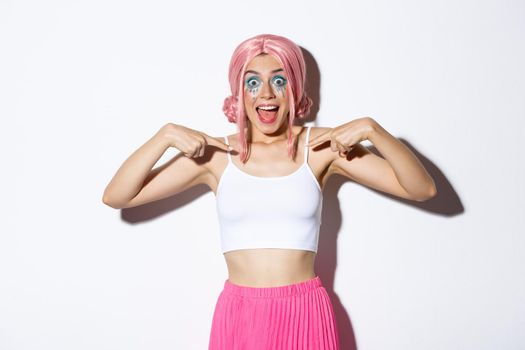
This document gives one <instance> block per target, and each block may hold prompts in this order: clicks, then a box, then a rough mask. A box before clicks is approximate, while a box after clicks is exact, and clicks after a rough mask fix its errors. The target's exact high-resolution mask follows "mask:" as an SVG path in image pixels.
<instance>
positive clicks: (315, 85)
mask: <svg viewBox="0 0 525 350" xmlns="http://www.w3.org/2000/svg"><path fill="white" fill-rule="evenodd" d="M302 50H303V55H304V58H305V61H306V66H307V81H306V91H307V92H308V96H310V98H311V99H312V100H313V105H312V108H311V110H310V114H309V116H308V117H306V118H305V119H304V120H302V122H313V121H314V120H315V116H317V113H318V111H319V106H320V99H321V97H320V83H321V76H320V73H319V69H318V66H317V64H316V61H315V59H314V58H313V56H312V55H311V54H310V53H309V52H308V51H307V50H305V49H304V48H302ZM301 124H302V123H301ZM297 125H299V123H297ZM400 141H401V142H403V143H404V144H405V145H406V146H407V147H408V148H409V149H410V150H411V151H412V152H414V154H415V155H416V156H417V157H418V159H419V160H420V161H421V162H422V164H423V166H424V167H425V169H427V171H428V172H429V174H430V175H431V176H432V178H433V179H434V181H435V183H436V187H437V192H438V194H437V195H436V197H434V198H432V199H430V200H428V201H426V202H416V201H410V200H406V199H403V198H399V197H395V196H392V195H390V194H387V193H383V192H379V191H376V190H373V189H372V191H374V192H376V193H378V194H380V195H383V196H386V197H388V198H390V199H393V200H396V201H399V202H402V203H403V204H407V205H411V206H414V207H417V208H420V209H422V210H425V211H427V212H430V213H434V214H438V215H443V216H454V215H458V214H461V213H463V212H464V208H463V205H462V204H461V201H460V199H459V197H458V195H457V193H456V192H455V191H454V189H453V187H452V185H451V184H450V182H449V181H448V180H447V179H446V177H445V176H444V174H443V173H442V172H441V171H440V170H439V169H438V167H437V166H435V165H434V164H433V163H432V162H431V161H430V160H428V159H427V158H426V157H424V156H423V155H421V154H420V153H419V152H418V151H416V150H415V148H414V147H412V146H411V145H410V144H409V143H408V142H407V141H406V140H403V139H400ZM367 148H368V149H369V150H370V151H372V152H374V153H375V154H377V155H378V156H381V155H380V153H379V152H378V151H377V149H375V148H374V147H373V146H372V147H367ZM202 161H206V160H202ZM351 181H352V180H350V179H347V178H346V177H343V176H340V175H334V176H333V177H331V178H330V180H329V181H328V183H327V184H326V186H325V188H324V189H323V198H324V200H323V213H322V225H321V232H320V237H319V250H318V252H317V257H316V261H315V271H316V274H317V275H318V276H320V278H321V280H322V282H323V285H324V286H325V288H326V290H327V292H328V294H329V295H330V298H331V300H332V304H333V306H334V311H335V314H336V318H337V326H338V333H339V338H340V343H341V350H357V343H356V337H355V334H354V331H353V327H352V322H351V321H350V317H349V315H348V312H347V310H346V309H345V307H344V305H343V304H342V303H341V301H340V298H339V296H338V295H337V294H336V293H335V292H334V288H333V287H334V275H335V270H336V267H337V236H338V234H339V231H340V227H341V223H342V215H341V208H340V204H339V202H338V197H337V193H338V192H339V189H340V188H341V187H342V186H343V185H344V184H345V183H346V182H351ZM208 191H210V189H209V188H208V187H207V186H205V185H198V186H195V187H192V188H190V189H188V190H186V191H184V192H181V193H178V194H177V195H175V196H172V197H169V198H166V199H163V200H160V201H156V202H153V203H148V204H145V205H142V206H138V207H135V208H127V209H123V210H122V211H121V218H122V220H123V221H126V222H128V223H138V222H142V221H147V220H151V219H154V218H157V217H159V216H162V215H164V214H167V213H169V212H171V211H173V210H177V209H179V208H181V207H184V206H185V205H187V204H189V203H191V202H192V201H194V200H196V199H198V198H199V197H200V196H202V195H204V194H206V193H207V192H208Z"/></svg>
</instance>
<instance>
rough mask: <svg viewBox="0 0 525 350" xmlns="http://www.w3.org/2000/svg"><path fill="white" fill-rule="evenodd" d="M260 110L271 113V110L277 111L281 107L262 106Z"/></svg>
mask: <svg viewBox="0 0 525 350" xmlns="http://www.w3.org/2000/svg"><path fill="white" fill-rule="evenodd" d="M258 108H259V109H264V110H265V111H271V110H274V109H277V108H279V107H278V106H260V107H258Z"/></svg>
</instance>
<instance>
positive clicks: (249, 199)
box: [216, 127, 323, 253]
mask: <svg viewBox="0 0 525 350" xmlns="http://www.w3.org/2000/svg"><path fill="white" fill-rule="evenodd" d="M310 128H311V127H308V130H307V133H306V141H305V143H304V144H305V145H306V144H307V143H308V138H309V136H310ZM224 139H225V140H226V143H227V144H228V138H227V137H224ZM303 154H304V156H303V157H304V161H303V164H302V165H301V167H300V168H299V169H297V170H296V171H294V172H293V173H291V174H289V175H284V176H274V177H260V176H255V175H250V174H248V173H246V172H244V171H242V170H241V169H240V168H239V167H237V166H236V165H235V164H234V163H233V162H232V158H231V154H230V153H228V164H227V166H226V168H225V169H224V171H223V173H222V176H221V178H220V180H219V184H218V185H217V197H216V199H217V214H218V218H219V227H220V235H221V247H222V252H223V253H225V252H228V251H230V250H237V249H254V248H286V249H301V250H310V251H314V252H317V244H318V242H319V228H320V225H321V210H322V204H323V193H322V190H321V187H320V186H319V182H318V181H317V179H316V177H315V175H314V174H313V172H312V170H311V168H310V166H309V165H308V147H307V146H304V153H303Z"/></svg>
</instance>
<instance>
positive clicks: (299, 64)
mask: <svg viewBox="0 0 525 350" xmlns="http://www.w3.org/2000/svg"><path fill="white" fill-rule="evenodd" d="M260 54H270V55H272V56H274V57H275V58H276V59H277V60H278V61H279V63H280V64H281V66H282V67H283V69H284V73H285V74H286V77H287V80H288V84H286V94H287V96H288V102H289V106H290V112H289V114H288V155H289V156H290V157H291V158H292V159H293V157H295V147H294V140H293V134H292V126H293V124H294V120H295V118H299V119H301V118H304V117H305V116H306V115H308V113H309V112H310V107H311V106H312V99H311V98H310V97H308V96H307V95H306V92H305V91H304V84H305V78H306V65H305V63H304V57H303V53H302V52H301V49H300V48H299V47H298V46H297V45H296V44H295V43H294V42H293V41H291V40H289V39H287V38H285V37H282V36H278V35H273V34H260V35H257V36H254V37H252V38H249V39H246V40H245V41H243V42H242V43H240V44H239V46H237V48H236V49H235V51H234V52H233V55H232V57H231V60H230V67H229V71H228V80H229V82H230V89H231V93H232V94H231V96H229V97H227V98H226V99H225V100H224V105H223V108H222V110H223V112H224V114H225V115H226V116H227V117H228V121H230V122H231V123H237V126H238V128H239V143H240V145H241V152H240V158H241V160H242V162H243V163H244V162H246V160H247V158H248V145H247V139H246V133H245V126H246V124H247V122H248V121H247V119H248V118H247V116H246V111H245V109H244V81H243V80H244V72H245V71H246V67H247V66H248V63H249V62H250V61H251V60H252V59H253V58H254V57H255V56H258V55H260Z"/></svg>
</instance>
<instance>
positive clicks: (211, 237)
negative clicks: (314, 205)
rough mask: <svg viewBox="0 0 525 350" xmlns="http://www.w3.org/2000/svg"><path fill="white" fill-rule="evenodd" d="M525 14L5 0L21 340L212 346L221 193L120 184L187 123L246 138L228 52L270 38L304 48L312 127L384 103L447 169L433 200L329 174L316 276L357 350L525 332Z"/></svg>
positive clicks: (291, 4) (14, 328) (7, 348)
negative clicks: (240, 131) (121, 191)
mask: <svg viewBox="0 0 525 350" xmlns="http://www.w3.org/2000/svg"><path fill="white" fill-rule="evenodd" d="M524 10H525V6H524V4H523V2H520V1H439V2H424V1H399V2H395V3H393V2H390V1H362V2H348V1H339V2H331V3H324V4H323V5H321V3H319V2H317V1H315V2H314V1H312V2H305V1H264V2H247V1H236V2H233V1H230V2H219V1H217V2H212V1H209V2H207V3H204V2H198V1H196V2H181V3H176V2H173V1H148V2H146V1H142V2H137V1H131V2H130V1H107V0H105V1H83V2H80V1H74V2H73V1H57V0H50V1H45V2H43V1H21V0H20V1H6V0H1V1H0V50H1V54H0V99H1V103H0V114H1V134H0V136H1V150H2V187H3V188H2V201H1V202H0V203H1V204H0V206H1V208H0V209H1V213H2V221H1V222H2V224H1V227H0V230H1V235H0V349H2V350H22V349H24V350H25V349H53V350H62V349H64V350H66V349H67V350H69V349H76V350H84V349H90V350H92V349H97V350H104V349H127V350H135V349H156V350H162V349H206V348H207V345H208V336H209V330H210V326H211V318H212V313H213V310H214V306H215V302H216V299H217V297H218V295H219V292H220V290H221V289H222V286H223V283H224V280H225V279H226V278H227V270H226V265H225V263H224V259H223V257H222V254H221V252H220V245H219V233H218V221H217V217H216V212H215V197H214V194H213V192H211V191H210V190H209V189H208V188H207V187H202V186H199V187H195V188H192V189H190V190H188V191H185V192H183V193H180V194H178V195H176V196H174V197H172V198H169V199H167V200H163V201H160V202H157V203H152V204H150V205H145V206H143V207H139V208H133V209H128V210H123V211H120V210H115V209H113V208H110V207H108V206H106V205H104V204H103V203H102V193H103V190H104V188H105V186H106V185H107V184H108V183H109V181H110V179H111V177H112V176H113V174H114V173H115V172H116V170H117V169H118V167H119V166H120V165H121V164H122V162H123V161H124V160H125V159H126V158H127V157H128V156H129V155H130V154H131V153H132V152H133V151H134V150H135V149H137V148H138V147H140V146H141V145H142V144H143V143H144V142H146V141H147V140H148V139H149V138H150V137H151V136H152V135H153V134H154V133H155V132H156V131H157V130H158V129H159V128H160V127H161V126H162V125H164V124H165V123H167V122H173V123H177V124H182V125H185V126H188V127H191V128H194V129H198V130H201V131H204V132H206V133H208V134H209V135H212V136H222V135H225V134H230V133H234V132H236V126H235V125H234V124H231V123H228V121H227V119H226V117H225V116H224V114H223V113H222V111H221V108H222V103H223V100H224V98H225V97H226V96H228V95H229V86H228V81H227V69H228V63H229V59H230V57H231V54H232V52H233V50H234V49H235V47H236V46H237V45H238V44H239V43H240V42H241V41H242V40H244V39H246V38H248V37H251V36H253V35H256V34H260V33H273V34H278V35H283V36H286V37H289V38H290V39H292V40H293V41H295V42H296V43H297V44H298V45H300V46H301V47H302V48H303V50H304V52H305V56H306V60H307V63H308V74H309V78H308V79H309V81H308V89H309V91H308V92H309V93H310V95H311V96H312V97H313V98H314V100H315V106H314V109H313V114H312V115H311V117H310V118H308V120H307V125H317V126H330V127H335V126H337V125H340V124H343V123H345V122H347V121H350V120H352V119H354V118H358V117H362V116H371V117H373V118H374V119H375V120H376V121H378V122H379V123H380V124H381V125H382V126H383V127H385V128H386V129H387V130H388V131H389V132H390V133H392V134H393V135H395V136H396V137H398V138H400V140H402V142H404V143H405V144H407V145H408V146H409V147H411V149H412V150H413V151H414V152H416V154H417V155H418V157H419V159H421V161H422V162H423V163H424V165H425V166H426V167H427V169H428V170H429V172H430V173H431V174H432V176H433V177H434V179H435V180H436V183H437V184H438V191H439V195H438V197H436V198H435V199H432V200H431V201H428V202H425V203H418V202H409V201H404V200H400V199H396V198H393V197H392V196H388V195H385V194H382V193H379V192H377V191H373V190H371V189H368V188H366V187H363V186H362V185H358V184H356V183H353V182H350V181H349V180H347V179H345V178H343V177H333V178H331V180H330V181H329V183H328V185H327V187H326V188H325V190H324V196H325V199H324V208H323V226H322V230H321V239H320V247H319V254H318V258H317V263H316V270H317V273H318V274H319V275H320V276H321V279H322V281H323V283H324V284H325V286H326V288H327V290H329V293H330V296H331V298H332V300H333V303H334V307H335V309H336V312H337V321H338V323H339V332H340V334H341V342H342V349H350V350H354V349H359V350H376V349H378V350H379V349H390V350H394V349H400V350H401V349H403V350H407V349H426V350H434V349H435V350H441V349H448V350H453V349H462V350H465V349H468V350H474V349H475V350H485V349H486V350H493V349H506V350H514V349H516V350H517V349H523V348H525V332H523V329H524V328H525V302H524V295H525V282H524V275H525V258H524V253H523V251H524V248H525V238H524V233H525V230H524V229H525V219H524V217H525V216H524V215H523V214H524V208H525V205H524V204H525V203H524V200H525V191H524V184H523V183H524V182H523V181H524V178H525V166H524V162H523V159H524V157H523V148H524V147H525V141H524V136H525V135H524V134H525V131H524V130H525V128H524V122H523V120H524V117H525V114H524V111H525V102H524V101H525V99H524V96H525V68H524V67H525V66H524V65H523V62H525V50H524V44H523V43H524V42H525V41H524V40H523V38H524V34H525V24H524V23H525V21H524V13H525V11H524ZM369 145H370V144H369ZM176 154H177V150H176V149H170V150H168V152H166V153H165V154H164V156H163V158H161V160H160V161H159V163H158V165H160V164H161V163H163V162H165V161H166V160H168V159H170V158H171V157H173V156H174V155H176Z"/></svg>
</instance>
